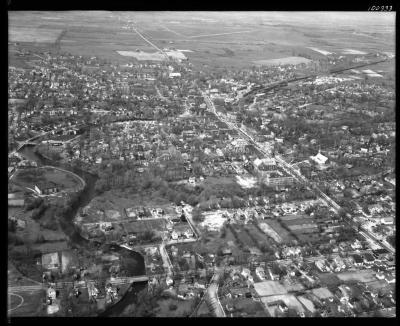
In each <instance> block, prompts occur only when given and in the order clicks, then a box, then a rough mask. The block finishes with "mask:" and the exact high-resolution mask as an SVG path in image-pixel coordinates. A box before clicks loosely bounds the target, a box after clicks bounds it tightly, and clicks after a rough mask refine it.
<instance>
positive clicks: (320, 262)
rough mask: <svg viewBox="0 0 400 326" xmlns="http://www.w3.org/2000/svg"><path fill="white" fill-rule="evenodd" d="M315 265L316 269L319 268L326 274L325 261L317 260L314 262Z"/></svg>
mask: <svg viewBox="0 0 400 326" xmlns="http://www.w3.org/2000/svg"><path fill="white" fill-rule="evenodd" d="M314 264H315V267H317V268H318V270H319V271H320V272H326V266H325V264H324V261H323V260H317V261H315V262H314Z"/></svg>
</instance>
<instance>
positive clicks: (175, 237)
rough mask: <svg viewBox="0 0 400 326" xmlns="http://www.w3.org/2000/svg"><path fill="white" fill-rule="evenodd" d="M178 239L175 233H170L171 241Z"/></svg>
mask: <svg viewBox="0 0 400 326" xmlns="http://www.w3.org/2000/svg"><path fill="white" fill-rule="evenodd" d="M178 238H179V235H178V233H177V232H176V231H172V232H171V239H172V240H178Z"/></svg>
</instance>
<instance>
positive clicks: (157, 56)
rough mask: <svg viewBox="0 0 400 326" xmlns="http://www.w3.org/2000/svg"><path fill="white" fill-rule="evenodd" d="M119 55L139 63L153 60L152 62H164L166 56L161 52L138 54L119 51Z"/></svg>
mask: <svg viewBox="0 0 400 326" xmlns="http://www.w3.org/2000/svg"><path fill="white" fill-rule="evenodd" d="M117 53H118V54H120V55H122V56H124V57H133V58H135V59H137V60H139V61H143V60H152V61H163V60H165V56H164V55H163V54H162V53H160V52H153V53H148V52H142V51H140V52H136V51H117Z"/></svg>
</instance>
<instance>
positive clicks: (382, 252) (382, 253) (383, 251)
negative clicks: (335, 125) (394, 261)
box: [372, 248, 389, 260]
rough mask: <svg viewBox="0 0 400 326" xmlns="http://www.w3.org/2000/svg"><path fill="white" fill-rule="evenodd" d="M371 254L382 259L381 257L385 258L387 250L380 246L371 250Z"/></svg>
mask: <svg viewBox="0 0 400 326" xmlns="http://www.w3.org/2000/svg"><path fill="white" fill-rule="evenodd" d="M372 254H373V255H374V257H375V258H376V259H378V260H382V259H385V258H387V256H388V254H389V251H388V250H387V249H384V248H380V249H375V250H372Z"/></svg>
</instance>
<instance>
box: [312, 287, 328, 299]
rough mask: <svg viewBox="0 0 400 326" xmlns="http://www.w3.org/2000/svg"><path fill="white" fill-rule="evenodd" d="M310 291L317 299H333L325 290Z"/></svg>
mask: <svg viewBox="0 0 400 326" xmlns="http://www.w3.org/2000/svg"><path fill="white" fill-rule="evenodd" d="M311 291H312V293H313V294H314V295H315V296H316V297H318V298H319V299H327V298H331V297H333V294H332V292H331V291H329V290H328V289H327V288H317V289H313V290H311Z"/></svg>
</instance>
